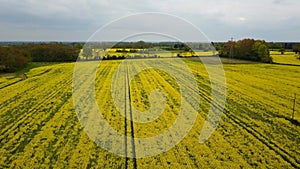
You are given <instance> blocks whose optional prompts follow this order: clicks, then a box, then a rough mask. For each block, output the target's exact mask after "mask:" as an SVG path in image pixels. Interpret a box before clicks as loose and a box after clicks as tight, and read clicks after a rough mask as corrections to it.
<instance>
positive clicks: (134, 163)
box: [125, 64, 137, 169]
mask: <svg viewBox="0 0 300 169" xmlns="http://www.w3.org/2000/svg"><path fill="white" fill-rule="evenodd" d="M128 75H129V67H128V65H127V64H126V78H125V80H126V81H127V82H126V83H127V87H126V88H127V90H128V97H126V98H128V101H127V100H126V101H125V103H126V102H129V117H130V131H131V146H132V158H133V168H134V169H136V168H137V162H136V152H135V142H134V127H133V123H134V122H133V112H132V102H131V93H130V81H129V77H128ZM125 110H126V109H125ZM125 121H126V120H125Z"/></svg>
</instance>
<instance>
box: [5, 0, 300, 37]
mask: <svg viewBox="0 0 300 169" xmlns="http://www.w3.org/2000/svg"><path fill="white" fill-rule="evenodd" d="M0 4H1V6H0V41H86V40H87V39H89V38H90V36H91V35H92V34H93V33H95V32H96V31H97V30H98V29H99V28H101V27H103V26H104V25H107V24H108V23H110V22H111V21H113V20H117V19H118V18H121V17H125V16H130V15H134V14H138V13H143V12H156V13H165V14H170V15H175V16H178V17H180V18H183V19H185V20H186V21H188V22H190V23H192V24H193V25H195V26H196V27H197V28H199V29H200V30H201V31H202V32H203V33H204V34H205V35H206V36H207V37H208V38H209V40H211V41H228V40H229V39H230V38H231V37H233V38H234V40H239V39H243V38H254V39H263V40H266V41H280V42H283V41H285V42H299V41H300V22H299V21H300V9H299V6H300V1H299V0H47V1H45V0H0ZM149 22H150V23H151V20H150V21H149ZM133 26H134V25H133Z"/></svg>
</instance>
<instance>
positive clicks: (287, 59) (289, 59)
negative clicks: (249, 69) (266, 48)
mask: <svg viewBox="0 0 300 169" xmlns="http://www.w3.org/2000/svg"><path fill="white" fill-rule="evenodd" d="M270 55H271V56H272V58H273V61H274V62H275V63H280V64H293V65H300V59H297V58H298V57H299V55H298V54H295V52H284V54H281V53H280V52H279V51H271V52H270Z"/></svg>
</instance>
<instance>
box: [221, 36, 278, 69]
mask: <svg viewBox="0 0 300 169" xmlns="http://www.w3.org/2000/svg"><path fill="white" fill-rule="evenodd" d="M220 56H221V57H230V58H237V59H243V60H252V61H259V62H265V63H272V57H271V56H270V53H269V46H268V44H267V43H266V42H265V41H263V40H254V39H243V40H239V41H237V42H236V41H228V42H226V43H225V44H224V45H223V46H222V47H221V48H220Z"/></svg>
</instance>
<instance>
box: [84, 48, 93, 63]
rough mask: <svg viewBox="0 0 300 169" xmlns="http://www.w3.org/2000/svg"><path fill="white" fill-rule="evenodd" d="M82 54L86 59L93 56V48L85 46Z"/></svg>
mask: <svg viewBox="0 0 300 169" xmlns="http://www.w3.org/2000/svg"><path fill="white" fill-rule="evenodd" d="M82 56H83V57H85V59H86V60H88V59H89V58H91V57H92V56H93V49H92V48H90V47H88V46H85V47H84V48H83V49H82Z"/></svg>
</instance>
